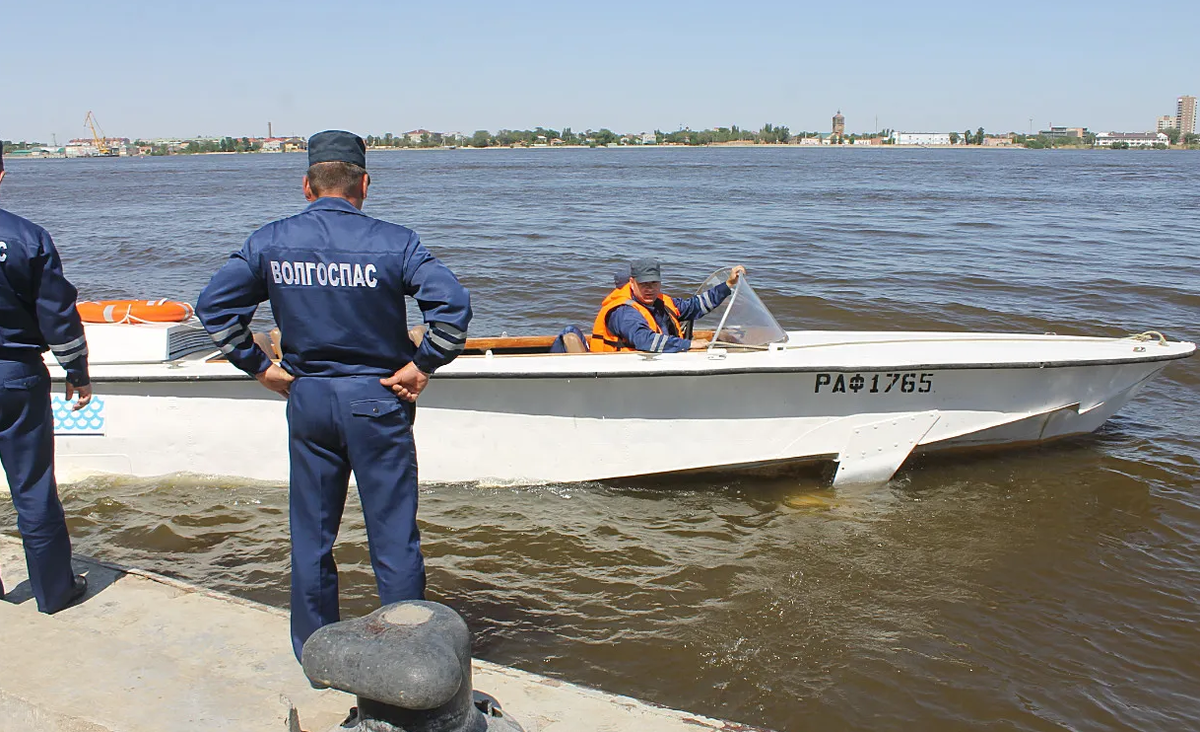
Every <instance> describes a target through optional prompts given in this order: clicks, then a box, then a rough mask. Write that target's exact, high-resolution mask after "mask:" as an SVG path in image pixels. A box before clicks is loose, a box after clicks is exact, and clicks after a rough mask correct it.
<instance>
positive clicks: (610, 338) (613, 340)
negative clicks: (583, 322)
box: [590, 283, 683, 353]
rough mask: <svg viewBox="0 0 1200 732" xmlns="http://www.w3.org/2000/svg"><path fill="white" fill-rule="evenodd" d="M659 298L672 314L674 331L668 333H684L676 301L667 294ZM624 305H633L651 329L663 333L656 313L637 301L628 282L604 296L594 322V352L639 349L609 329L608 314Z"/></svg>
mask: <svg viewBox="0 0 1200 732" xmlns="http://www.w3.org/2000/svg"><path fill="white" fill-rule="evenodd" d="M658 299H659V300H662V303H663V305H665V306H666V308H667V314H668V315H670V316H671V330H673V331H674V332H673V333H668V335H673V336H678V335H680V334H682V333H683V328H681V327H680V325H679V308H678V307H676V306H675V301H674V300H673V299H671V298H669V297H667V296H666V295H659V296H658ZM622 305H632V306H633V309H634V310H636V311H638V312H639V313H641V314H642V317H643V318H645V319H646V325H648V326H650V330H652V331H654V332H655V333H662V328H659V327H658V321H656V320H655V319H654V314H653V313H651V312H650V308H648V307H646V306H645V305H643V304H641V303H640V302H638V301H637V298H636V297H634V295H633V286H632V285H630V284H629V283H626V284H625V286H624V287H618V288H617V289H615V290H613V291H612V292H610V293H608V297H606V298H604V302H603V303H601V304H600V313H599V314H598V315H597V316H596V322H595V323H593V324H592V335H591V339H590V340H591V344H590V347H591V350H592V352H593V353H597V352H599V353H604V352H608V351H636V350H637V349H636V348H634V347H633V346H632V345H630V344H629V343H627V342H626V341H625V339H624V338H621V337H620V336H618V335H617V334H616V333H613V332H612V331H611V330H609V329H608V314H609V313H611V312H612V311H613V310H615V309H616V308H619V307H621V306H622Z"/></svg>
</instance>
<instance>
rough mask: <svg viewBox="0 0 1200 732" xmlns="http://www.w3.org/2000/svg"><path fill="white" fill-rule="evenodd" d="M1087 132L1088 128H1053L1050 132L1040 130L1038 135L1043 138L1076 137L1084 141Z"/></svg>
mask: <svg viewBox="0 0 1200 732" xmlns="http://www.w3.org/2000/svg"><path fill="white" fill-rule="evenodd" d="M1087 131H1088V130H1087V128H1086V127H1051V128H1050V129H1048V130H1039V131H1038V134H1039V135H1041V136H1043V137H1057V138H1064V137H1076V138H1079V139H1080V140H1082V139H1083V136H1084V135H1086V134H1087Z"/></svg>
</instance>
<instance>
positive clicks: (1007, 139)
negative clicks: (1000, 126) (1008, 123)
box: [983, 135, 1013, 147]
mask: <svg viewBox="0 0 1200 732" xmlns="http://www.w3.org/2000/svg"><path fill="white" fill-rule="evenodd" d="M1012 144H1013V136H1012V135H985V136H984V138H983V146H984V147H1008V146H1009V145H1012Z"/></svg>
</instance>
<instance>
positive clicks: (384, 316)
mask: <svg viewBox="0 0 1200 732" xmlns="http://www.w3.org/2000/svg"><path fill="white" fill-rule="evenodd" d="M405 295H409V296H411V297H413V298H414V299H415V300H416V301H417V304H418V305H419V306H420V308H421V310H422V312H423V314H424V320H425V323H426V324H427V325H428V329H427V331H426V334H425V338H424V339H423V340H422V342H421V346H420V348H417V347H416V346H414V345H413V344H412V341H411V340H409V338H408V318H407V314H406V312H405V303H404V296H405ZM267 299H270V301H271V308H272V310H274V312H275V320H276V323H278V325H279V329H280V331H281V333H282V334H283V367H284V368H285V369H286V370H287V371H288V372H290V373H291V374H293V375H295V376H367V375H378V376H390V375H391V374H392V373H393V372H395V371H396V370H397V369H399V368H400V367H402V366H404V365H406V364H407V363H409V362H410V361H411V362H414V363H416V365H417V368H419V369H421V370H422V371H424V372H426V373H432V372H433V371H434V370H435V369H437V368H438V367H439V366H443V365H445V364H447V363H449V362H450V361H452V360H454V358H455V357H456V356H457V355H458V354H459V353H461V352H462V349H463V344H464V343H465V342H466V337H467V324H468V323H469V322H470V320H471V297H470V293H469V292H468V291H467V289H466V288H465V287H463V286H462V285H461V284H459V282H458V279H457V278H456V277H455V276H454V273H453V272H451V271H450V270H449V269H448V268H447V267H446V266H445V265H444V264H442V263H441V262H440V261H438V259H437V257H435V256H433V254H431V253H430V252H429V250H428V249H426V248H425V247H424V246H422V245H421V240H420V239H419V238H418V237H417V235H416V233H415V232H413V231H412V230H410V229H406V228H404V227H403V226H398V225H396V224H390V223H388V222H386V221H380V220H379V219H375V218H372V217H370V216H367V215H366V214H364V213H363V212H361V211H359V210H358V209H357V208H355V207H354V205H353V204H351V203H350V202H349V201H346V200H343V199H340V198H319V199H317V200H316V201H314V202H313V203H312V204H310V205H309V206H308V208H306V209H305V210H304V211H303V212H302V213H300V214H297V215H295V216H292V217H290V218H286V219H282V220H280V221H274V222H272V223H270V224H267V225H266V226H264V227H262V228H261V229H259V230H258V231H256V232H254V233H253V234H251V235H250V238H249V239H247V240H246V244H245V246H243V247H242V248H241V250H240V251H237V252H234V253H233V255H231V256H230V258H229V261H228V262H226V263H225V266H224V267H222V268H221V269H220V270H219V271H218V272H217V273H216V274H215V275H213V278H212V280H211V281H210V282H209V283H208V286H207V287H205V288H204V291H203V292H201V293H200V299H199V302H198V303H197V305H196V315H198V316H199V317H200V320H201V322H203V323H204V327H205V329H206V330H207V331H208V333H209V335H211V336H212V338H213V341H214V342H215V343H216V344H217V346H218V347H219V348H220V349H221V351H222V352H223V353H225V354H226V356H227V357H228V358H229V360H230V361H231V362H232V363H233V364H234V365H235V366H237V367H238V368H240V369H241V370H243V371H245V372H246V373H248V374H252V375H254V374H259V373H262V372H263V371H265V370H266V369H267V367H268V366H270V365H271V362H270V359H269V358H268V357H267V354H265V353H264V352H263V351H262V349H261V348H259V347H258V346H257V345H256V344H255V343H254V340H253V337H252V335H251V333H250V319H251V318H252V317H253V315H254V311H255V308H257V306H258V304H259V303H261V302H262V301H264V300H267Z"/></svg>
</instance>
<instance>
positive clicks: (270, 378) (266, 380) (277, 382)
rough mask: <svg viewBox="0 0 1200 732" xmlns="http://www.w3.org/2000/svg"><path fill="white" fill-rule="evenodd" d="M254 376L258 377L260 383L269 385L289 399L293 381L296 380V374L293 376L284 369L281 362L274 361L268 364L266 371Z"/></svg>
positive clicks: (272, 389)
mask: <svg viewBox="0 0 1200 732" xmlns="http://www.w3.org/2000/svg"><path fill="white" fill-rule="evenodd" d="M254 378H256V379H258V383H260V384H262V385H263V386H265V387H267V388H268V389H270V390H271V391H273V392H275V393H276V394H278V395H279V396H281V397H283V398H284V399H287V397H288V392H289V391H291V388H292V382H293V381H295V380H296V377H295V376H292V375H291V374H289V373H288V372H287V371H284V370H283V368H282V367H281V366H279V364H274V363H273V364H271V365H270V366H268V367H267V370H266V371H264V372H262V373H261V374H259V375H257V376H255V377H254Z"/></svg>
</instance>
